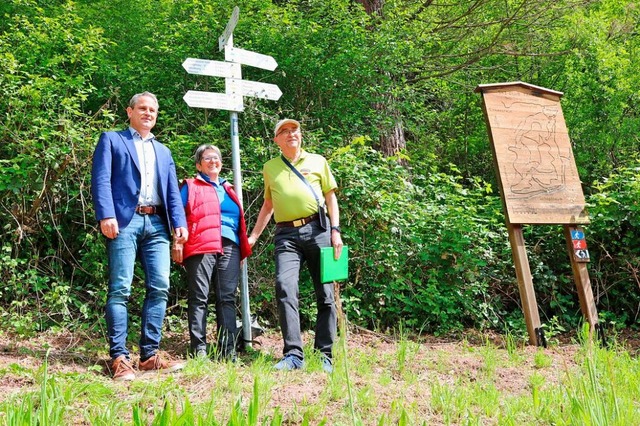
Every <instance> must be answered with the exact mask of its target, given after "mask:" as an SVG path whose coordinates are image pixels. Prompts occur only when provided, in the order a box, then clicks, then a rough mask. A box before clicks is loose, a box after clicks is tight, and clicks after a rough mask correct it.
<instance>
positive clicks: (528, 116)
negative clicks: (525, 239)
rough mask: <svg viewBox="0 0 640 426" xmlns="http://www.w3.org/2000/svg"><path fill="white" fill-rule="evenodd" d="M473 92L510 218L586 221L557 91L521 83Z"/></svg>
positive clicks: (537, 221)
mask: <svg viewBox="0 0 640 426" xmlns="http://www.w3.org/2000/svg"><path fill="white" fill-rule="evenodd" d="M476 91H481V92H482V96H483V100H484V109H485V117H486V119H487V121H488V124H489V135H490V138H491V142H492V143H491V146H492V149H493V150H494V159H495V161H496V169H497V175H498V179H499V185H500V187H501V188H500V191H501V194H502V197H503V200H504V205H505V212H506V215H507V218H508V221H509V223H512V224H587V223H589V218H588V216H587V213H586V210H585V200H584V195H583V193H582V186H581V184H580V178H579V176H578V170H577V168H576V164H575V160H574V158H573V151H572V149H571V142H570V140H569V134H568V132H567V127H566V125H565V122H564V115H563V114H562V108H561V106H560V97H561V96H562V93H561V92H556V91H553V90H549V89H544V88H541V87H537V86H533V85H530V84H527V83H522V82H515V83H502V84H492V85H480V86H478V88H477V89H476Z"/></svg>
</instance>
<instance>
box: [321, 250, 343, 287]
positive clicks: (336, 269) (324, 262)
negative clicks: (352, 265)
mask: <svg viewBox="0 0 640 426" xmlns="http://www.w3.org/2000/svg"><path fill="white" fill-rule="evenodd" d="M348 277H349V247H348V246H343V247H342V253H340V259H338V260H335V259H334V258H333V247H322V248H321V249H320V281H322V282H323V283H328V282H331V281H339V280H346V279H347V278H348Z"/></svg>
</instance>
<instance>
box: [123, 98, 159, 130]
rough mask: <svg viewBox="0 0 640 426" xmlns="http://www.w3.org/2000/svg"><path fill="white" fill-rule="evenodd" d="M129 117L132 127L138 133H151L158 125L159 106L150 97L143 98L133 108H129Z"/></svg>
mask: <svg viewBox="0 0 640 426" xmlns="http://www.w3.org/2000/svg"><path fill="white" fill-rule="evenodd" d="M127 115H128V116H129V122H130V124H131V127H133V128H134V129H136V130H137V131H138V132H140V131H147V132H149V131H151V129H153V126H155V125H156V118H157V117H158V104H157V103H156V101H155V100H154V99H153V98H150V97H149V96H141V97H140V98H138V102H137V103H136V105H135V106H134V107H133V108H131V107H128V108H127Z"/></svg>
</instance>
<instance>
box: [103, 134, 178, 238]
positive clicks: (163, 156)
mask: <svg viewBox="0 0 640 426" xmlns="http://www.w3.org/2000/svg"><path fill="white" fill-rule="evenodd" d="M152 143H153V149H154V150H155V152H156V166H157V169H156V177H157V178H158V182H159V187H158V190H159V192H160V199H161V200H162V205H163V206H164V208H165V211H166V215H167V223H168V224H169V225H170V226H171V227H172V228H178V227H183V228H186V227H187V220H186V218H185V214H184V207H183V205H182V197H181V196H180V189H179V187H178V177H177V175H176V166H175V163H174V162H173V157H172V156H171V151H169V148H167V147H166V146H164V145H162V144H161V143H160V142H158V141H156V140H155V139H153V142H152ZM140 182H141V179H140V163H139V161H138V154H137V152H136V147H135V145H134V143H133V136H132V135H131V132H130V131H129V129H127V130H122V131H119V132H104V133H102V134H101V135H100V140H99V141H98V145H97V146H96V149H95V151H94V153H93V165H92V167H91V195H92V196H93V206H94V208H95V211H96V218H97V219H98V221H100V220H102V219H107V218H111V217H115V218H116V219H117V220H118V227H119V228H120V229H124V228H126V226H127V225H128V224H129V223H130V222H131V218H133V215H134V213H135V209H136V205H137V204H138V196H139V195H140Z"/></svg>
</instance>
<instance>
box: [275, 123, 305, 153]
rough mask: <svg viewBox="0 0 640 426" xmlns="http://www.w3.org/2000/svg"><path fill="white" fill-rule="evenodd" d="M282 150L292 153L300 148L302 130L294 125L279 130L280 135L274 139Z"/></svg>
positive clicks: (288, 124)
mask: <svg viewBox="0 0 640 426" xmlns="http://www.w3.org/2000/svg"><path fill="white" fill-rule="evenodd" d="M273 140H274V141H275V142H276V144H278V146H279V147H280V149H281V150H283V151H290V150H293V149H296V150H297V149H298V148H300V142H301V141H302V133H301V132H300V128H299V127H298V126H296V125H295V124H294V123H287V124H285V125H284V126H282V127H281V128H280V129H279V130H278V134H277V135H276V136H275V137H274V138H273Z"/></svg>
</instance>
